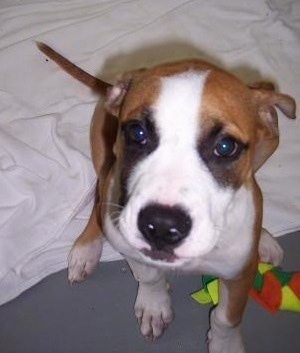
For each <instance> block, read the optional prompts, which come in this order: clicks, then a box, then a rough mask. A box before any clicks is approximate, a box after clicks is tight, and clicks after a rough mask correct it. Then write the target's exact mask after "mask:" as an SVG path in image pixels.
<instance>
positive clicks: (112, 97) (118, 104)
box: [105, 69, 145, 117]
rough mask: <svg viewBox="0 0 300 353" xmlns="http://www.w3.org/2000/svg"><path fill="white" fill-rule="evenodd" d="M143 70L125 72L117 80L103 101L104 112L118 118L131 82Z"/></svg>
mask: <svg viewBox="0 0 300 353" xmlns="http://www.w3.org/2000/svg"><path fill="white" fill-rule="evenodd" d="M144 70H145V69H138V70H134V71H129V72H126V73H125V74H123V75H121V76H120V77H119V78H118V79H117V83H116V84H114V85H113V86H111V87H110V88H109V89H108V93H107V96H106V101H105V108H106V110H107V111H108V112H109V113H110V114H112V115H114V116H116V117H118V116H119V114H120V111H121V108H122V104H123V102H124V99H125V97H126V95H127V92H128V91H129V88H130V85H131V82H132V80H133V79H134V78H135V77H136V76H137V75H138V74H139V73H141V72H142V71H144Z"/></svg>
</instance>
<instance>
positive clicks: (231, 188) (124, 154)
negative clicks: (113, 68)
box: [104, 60, 295, 266]
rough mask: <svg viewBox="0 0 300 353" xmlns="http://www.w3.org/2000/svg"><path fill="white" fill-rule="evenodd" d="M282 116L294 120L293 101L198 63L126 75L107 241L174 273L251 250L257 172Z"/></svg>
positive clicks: (119, 94)
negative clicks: (219, 255)
mask: <svg viewBox="0 0 300 353" xmlns="http://www.w3.org/2000/svg"><path fill="white" fill-rule="evenodd" d="M275 107H277V108H279V110H281V111H282V112H283V113H284V114H285V115H286V116H288V117H290V118H294V116H295V102H294V100H293V99H292V98H291V97H289V96H287V95H283V94H279V93H276V92H275V91H274V87H273V85H271V84H268V83H257V84H254V85H252V86H250V87H249V86H246V85H245V84H243V83H242V82H241V81H240V80H239V79H237V78H236V77H235V76H233V75H231V74H229V73H227V72H225V71H223V70H221V69H219V68H217V67H215V66H213V65H210V64H209V63H206V62H204V61H200V60H186V61H182V62H177V63H174V64H164V65H160V66H157V67H154V68H152V69H147V70H139V71H136V72H132V73H128V74H126V75H124V76H123V77H122V78H121V79H120V80H119V81H118V82H117V83H116V85H115V86H113V87H112V88H111V89H110V91H109V93H108V97H107V100H106V108H107V110H108V111H109V112H110V113H111V114H113V115H117V116H118V121H119V123H118V132H117V137H116V141H115V144H114V154H115V157H116V162H115V163H114V166H113V168H112V170H111V173H110V175H109V178H108V180H109V183H108V184H107V188H106V189H107V190H108V191H107V192H108V194H109V196H108V197H109V202H108V203H104V205H105V218H106V223H107V224H108V226H107V229H108V232H112V233H114V234H115V236H114V237H116V234H117V235H118V236H117V238H118V239H119V241H120V242H125V243H126V244H127V245H128V246H129V247H131V248H133V249H134V250H135V251H136V252H138V253H139V254H141V256H142V257H143V259H144V260H146V261H148V262H151V263H153V264H156V263H165V264H168V265H169V266H176V264H181V263H183V262H185V261H190V260H191V259H195V258H201V257H204V256H206V255H207V254H209V253H210V252H212V251H214V249H216V248H220V247H222V246H223V245H224V244H228V243H230V242H231V241H235V239H239V242H240V241H241V240H240V239H241V238H242V237H247V241H244V243H245V244H246V243H247V244H248V245H246V246H247V247H249V246H250V245H249V244H250V242H251V240H250V237H252V235H253V234H252V233H253V232H254V228H255V222H256V217H257V211H256V206H255V202H258V201H257V200H256V199H255V197H254V195H253V190H254V189H255V188H256V184H255V180H254V173H255V171H256V170H257V169H258V168H259V167H260V166H261V165H262V164H263V163H264V162H265V161H266V160H267V159H268V158H269V157H270V155H271V154H272V153H273V152H274V150H275V149H276V147H277V145H278V124H277V113H276V109H275ZM106 205H108V206H106ZM245 228H247V229H248V228H249V230H248V231H246V233H247V234H246V235H243V234H240V233H241V231H243V229H245ZM248 233H249V234H248ZM227 238H228V239H227Z"/></svg>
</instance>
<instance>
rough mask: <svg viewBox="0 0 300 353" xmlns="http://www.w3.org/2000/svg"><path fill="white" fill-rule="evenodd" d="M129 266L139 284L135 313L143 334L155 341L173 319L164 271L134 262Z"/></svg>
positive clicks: (129, 261) (130, 261)
mask: <svg viewBox="0 0 300 353" xmlns="http://www.w3.org/2000/svg"><path fill="white" fill-rule="evenodd" d="M128 264H129V266H130V267H131V269H132V272H133V275H134V277H135V278H136V280H137V281H138V284H139V287H138V293H137V298H136V301H135V305H134V311H135V316H136V318H137V319H138V323H139V325H140V330H141V333H142V335H143V336H144V337H145V338H146V339H148V340H155V339H156V338H158V337H159V336H160V335H161V334H162V333H163V332H164V330H165V329H166V328H167V326H168V325H169V323H170V322H171V321H172V319H173V310H172V308H171V298H170V295H169V291H168V289H169V285H168V283H167V281H166V279H165V276H164V273H163V272H162V271H160V270H158V269H156V268H153V267H150V266H147V265H143V264H140V263H138V262H135V261H133V260H128Z"/></svg>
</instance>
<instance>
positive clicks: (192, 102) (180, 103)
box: [154, 71, 208, 152]
mask: <svg viewBox="0 0 300 353" xmlns="http://www.w3.org/2000/svg"><path fill="white" fill-rule="evenodd" d="M207 75H208V72H196V71H188V72H184V73H180V74H177V75H174V76H171V77H164V78H162V79H161V91H160V95H159V98H158V100H157V102H156V104H155V105H154V115H155V123H156V126H157V128H158V132H159V138H160V143H161V144H164V142H167V143H168V146H170V147H171V146H173V147H175V146H176V147H180V146H182V147H183V145H184V146H186V145H187V144H189V145H190V144H195V143H196V140H197V136H198V134H199V127H200V126H199V113H200V107H201V97H202V92H203V87H204V83H205V80H206V77H207ZM174 152H175V151H174Z"/></svg>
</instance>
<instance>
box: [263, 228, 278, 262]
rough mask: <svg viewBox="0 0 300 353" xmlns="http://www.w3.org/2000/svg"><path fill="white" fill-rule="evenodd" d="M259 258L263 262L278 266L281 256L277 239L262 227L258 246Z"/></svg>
mask: <svg viewBox="0 0 300 353" xmlns="http://www.w3.org/2000/svg"><path fill="white" fill-rule="evenodd" d="M258 252H259V258H260V260H261V261H263V262H268V263H271V264H272V265H274V266H278V265H279V264H280V263H281V261H282V258H283V250H282V248H281V246H280V245H279V244H278V242H277V240H276V239H275V238H274V237H273V236H272V235H271V234H270V233H269V232H268V231H267V230H266V229H264V228H262V230H261V236H260V240H259V246H258Z"/></svg>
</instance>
